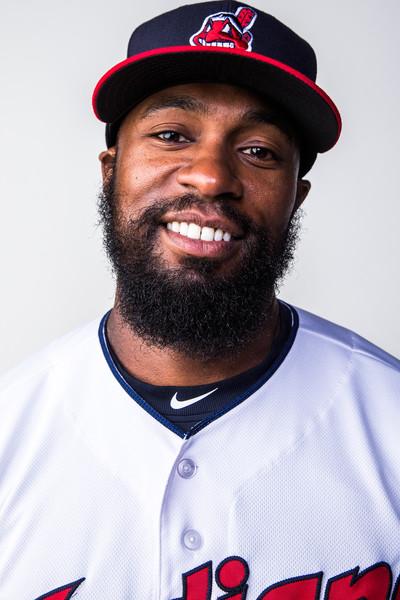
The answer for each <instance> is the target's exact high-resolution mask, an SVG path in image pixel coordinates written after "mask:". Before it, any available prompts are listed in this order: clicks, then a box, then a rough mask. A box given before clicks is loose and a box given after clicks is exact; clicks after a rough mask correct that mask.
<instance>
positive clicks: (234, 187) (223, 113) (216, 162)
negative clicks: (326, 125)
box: [100, 83, 309, 357]
mask: <svg viewBox="0 0 400 600" xmlns="http://www.w3.org/2000/svg"><path fill="white" fill-rule="evenodd" d="M117 150H118V151H117ZM101 159H102V162H103V173H104V177H105V181H106V185H105V192H106V194H105V196H103V199H102V203H101V206H100V208H101V212H102V216H103V221H104V224H105V241H106V246H107V250H108V253H109V255H110V258H111V260H112V263H113V266H114V269H115V271H116V275H117V304H118V303H119V305H120V309H121V313H122V314H123V316H124V317H125V319H126V321H127V322H128V323H129V324H130V325H131V326H132V328H133V329H134V330H135V331H136V332H138V333H140V334H141V335H142V336H143V337H145V338H147V339H148V341H151V342H153V343H157V344H158V345H161V346H162V345H169V346H173V347H175V348H176V349H178V350H179V349H180V350H181V351H183V350H186V351H189V350H190V352H192V354H193V353H194V354H195V353H196V348H195V347H194V346H195V345H197V347H199V345H202V341H201V340H206V341H205V342H204V343H203V347H202V349H201V351H200V350H199V351H198V352H197V353H198V355H199V356H200V355H202V356H203V355H204V352H205V351H206V348H208V349H209V355H210V357H211V356H212V355H215V354H217V353H218V352H223V351H226V352H228V349H227V347H230V348H231V349H232V348H233V347H236V348H237V346H238V344H239V345H240V344H244V343H245V342H246V338H248V339H249V340H250V339H251V335H253V334H254V332H255V331H256V330H257V328H260V327H261V326H262V325H264V326H265V324H266V322H267V320H268V311H269V308H270V306H271V302H272V299H273V295H274V291H275V288H276V284H277V281H278V280H279V279H280V278H281V277H282V275H283V272H284V271H285V269H286V268H287V266H288V262H289V260H290V258H291V254H292V250H293V247H292V246H293V237H294V236H293V228H292V229H290V227H289V225H290V222H291V220H292V217H293V215H294V213H295V211H296V209H297V208H298V206H299V205H300V204H301V202H302V201H303V199H304V198H305V196H306V194H307V192H308V189H309V184H308V183H307V182H305V181H302V180H299V179H298V167H299V150H298V146H297V144H296V142H295V140H294V139H293V137H291V136H290V135H288V133H287V132H286V131H285V123H284V122H283V121H282V117H281V116H280V115H279V114H277V113H276V111H275V110H274V109H273V108H272V107H271V106H268V105H267V104H266V103H265V102H264V101H263V99H262V98H260V97H259V96H257V95H256V94H253V93H251V92H249V91H246V90H244V89H241V88H238V87H236V86H230V85H225V84H215V83H198V84H184V85H179V86H174V87H170V88H167V89H164V90H162V91H160V92H158V93H156V94H154V95H152V96H150V97H148V98H146V99H145V100H144V101H143V102H142V103H140V104H139V105H138V106H136V107H135V108H134V109H133V110H132V111H131V112H130V113H129V115H128V116H127V117H126V118H125V120H124V122H123V124H122V125H121V128H120V131H119V133H118V144H117V149H116V148H111V149H109V150H108V151H106V152H104V153H102V155H101ZM288 231H289V233H290V235H289V236H288ZM288 237H289V239H288ZM188 303H189V305H188ZM204 313H207V315H206V316H205V315H204ZM146 315H147V316H146ZM168 315H169V316H168ZM175 315H176V319H175ZM238 321H240V323H238ZM146 323H147V324H146ZM193 328H196V330H197V333H196V332H195V331H193ZM200 329H201V333H200V331H199V330H200ZM229 329H231V330H232V333H231V334H230V333H229ZM183 330H184V331H183ZM233 330H235V331H233ZM239 330H240V331H239ZM243 330H244V331H243ZM224 331H225V333H224ZM190 332H192V333H190ZM221 336H222V337H223V338H225V346H224V344H223V343H222V342H218V343H217V340H216V338H218V337H219V338H220V337H221ZM229 336H230V337H231V338H232V339H227V338H229ZM182 338H185V343H183V341H182ZM195 338H199V339H198V340H197V341H196V342H193V344H192V347H190V340H191V339H195ZM200 338H201V340H200ZM212 338H215V339H214V341H213V340H212ZM180 339H181V341H179V340H180Z"/></svg>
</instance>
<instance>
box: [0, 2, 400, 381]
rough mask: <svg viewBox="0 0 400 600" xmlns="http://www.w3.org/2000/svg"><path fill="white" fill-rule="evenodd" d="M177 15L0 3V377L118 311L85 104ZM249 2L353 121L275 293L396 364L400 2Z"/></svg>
mask: <svg viewBox="0 0 400 600" xmlns="http://www.w3.org/2000/svg"><path fill="white" fill-rule="evenodd" d="M248 3H250V4H252V2H251V0H250V2H248ZM179 4H181V2H175V1H172V0H171V1H164V2H160V1H158V2H157V1H156V0H147V1H146V2H145V3H137V4H134V2H133V0H129V2H128V1H127V0H116V2H114V3H112V4H111V3H110V2H109V1H108V0H107V1H106V0H95V1H94V0H89V1H86V2H82V0H69V1H68V2H61V1H60V0H58V1H54V0H51V1H50V0H35V2H28V1H27V0H23V1H19V2H15V1H14V0H6V1H4V0H3V2H2V10H1V19H0V40H1V42H0V44H1V48H0V52H1V56H0V58H1V65H0V67H1V71H0V72H1V94H0V105H1V110H0V119H1V157H0V158H1V170H0V174H1V175H0V176H1V191H2V195H1V213H0V214H1V219H0V228H1V230H0V245H1V247H0V257H1V267H0V268H1V274H2V275H1V281H2V286H1V316H0V319H1V321H0V335H1V345H0V371H3V370H5V369H7V368H8V367H10V366H12V365H14V364H15V363H17V362H19V361H20V360H21V359H23V358H24V357H25V356H26V355H28V354H30V353H31V352H32V351H34V350H36V349H38V348H40V347H41V346H43V345H44V344H45V343H47V342H48V341H49V340H51V339H52V338H54V337H56V336H58V335H60V334H63V333H64V332H67V331H68V330H69V329H71V328H73V327H75V326H77V325H79V324H81V323H83V322H85V321H87V320H88V319H92V318H95V317H97V316H98V315H101V314H102V313H104V312H105V311H106V310H107V309H108V308H110V307H111V305H112V300H113V287H114V284H113V280H112V277H111V273H110V269H109V267H108V265H107V261H106V258H105V257H104V254H103V251H102V246H101V232H100V230H99V228H98V227H96V222H97V214H96V197H97V192H98V190H99V186H100V170H99V163H98V161H97V155H98V153H99V151H100V150H102V149H103V147H104V141H103V140H104V137H103V135H104V132H103V126H102V125H101V124H100V123H99V122H97V121H96V119H95V118H94V115H93V114H92V111H91V94H92V90H93V88H94V86H95V84H96V82H97V80H98V78H99V77H100V76H101V75H102V74H103V73H104V72H105V71H106V70H107V69H108V68H110V67H111V66H113V65H114V64H115V63H117V62H119V61H120V60H122V59H123V58H125V52H126V45H127V42H128V38H129V35H130V33H131V31H132V29H133V28H134V27H135V25H136V24H138V23H139V22H141V21H143V20H145V19H147V18H150V17H152V16H154V15H155V14H156V13H157V12H161V11H164V10H169V9H171V8H174V7H175V6H178V5H179ZM254 5H255V6H256V7H257V6H258V7H259V8H261V9H263V10H265V11H268V12H271V13H272V14H273V15H275V16H276V17H278V18H280V19H282V20H283V21H285V22H286V23H287V24H288V25H289V26H291V27H292V28H293V29H295V30H296V31H297V32H298V33H299V34H300V35H302V36H303V37H305V38H306V39H308V40H309V41H310V42H311V44H312V45H313V46H314V48H315V49H316V51H317V55H318V58H319V77H318V83H319V84H320V85H321V86H322V87H323V88H324V89H326V90H327V92H328V93H329V94H330V95H331V96H332V98H333V99H334V100H335V102H336V103H337V105H338V106H339V108H340V110H341V113H342V116H343V121H344V128H343V134H342V139H341V141H340V142H339V144H338V145H337V146H336V147H335V148H334V149H333V150H332V151H331V152H329V153H328V154H326V155H323V156H321V157H320V158H319V160H318V162H317V164H316V166H315V167H314V168H313V170H312V171H311V173H310V175H309V178H310V180H311V181H312V185H313V188H312V191H311V194H310V196H309V198H308V199H307V201H306V204H305V210H306V216H305V219H304V223H303V235H302V241H301V244H300V246H299V249H298V258H297V260H296V263H295V267H294V269H293V271H292V273H291V275H290V276H289V277H288V279H287V281H286V283H285V285H284V286H283V287H282V290H281V297H282V298H284V299H286V300H287V301H290V302H292V303H294V304H295V305H298V306H302V307H303V308H306V309H308V310H311V311H313V312H316V313H318V314H320V315H322V316H324V317H327V318H329V319H330V320H333V321H336V322H339V323H341V324H343V325H345V326H347V327H350V328H352V329H355V330H356V331H358V332H359V333H361V334H362V335H364V336H365V337H367V338H368V339H370V340H372V341H373V342H375V343H376V344H378V345H380V346H382V347H384V348H385V349H387V350H388V351H389V352H391V353H393V354H395V355H400V335H399V334H400V320H399V318H398V295H399V280H400V278H399V273H398V256H399V249H400V242H399V238H398V222H399V217H400V199H399V194H398V178H399V169H398V163H399V159H400V153H399V139H400V126H399V119H398V110H399V106H400V92H399V75H398V68H399V67H398V62H399V45H400V44H399V38H400V36H399V34H398V28H399V17H400V4H399V3H398V2H397V1H396V0H391V1H390V0H385V2H384V3H380V2H378V1H377V0H376V1H372V0H369V1H366V0H352V2H348V0H346V1H345V0H336V1H335V2H323V1H321V0H302V2H294V1H292V2H290V1H289V0H269V1H268V2H265V1H262V0H261V1H260V2H258V3H254Z"/></svg>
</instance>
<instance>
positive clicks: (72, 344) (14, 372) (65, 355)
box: [0, 317, 101, 402]
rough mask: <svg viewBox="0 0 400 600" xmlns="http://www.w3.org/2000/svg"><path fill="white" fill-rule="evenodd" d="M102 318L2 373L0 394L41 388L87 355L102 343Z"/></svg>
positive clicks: (1, 396)
mask: <svg viewBox="0 0 400 600" xmlns="http://www.w3.org/2000/svg"><path fill="white" fill-rule="evenodd" d="M100 321H101V318H100V317H99V318H97V319H94V320H93V321H91V322H89V323H86V324H84V325H82V326H80V327H77V328H76V329H74V330H73V331H71V332H69V333H67V334H66V335H64V336H62V337H60V338H58V339H56V340H54V341H52V342H50V343H49V344H48V345H47V346H45V347H44V348H43V349H42V350H40V351H38V352H36V353H34V354H33V355H32V356H29V357H28V358H27V359H25V360H24V361H23V362H21V363H20V364H19V365H17V366H16V367H14V368H13V369H10V370H9V371H7V372H6V373H4V374H2V375H1V376H0V398H6V397H7V396H10V395H11V396H14V395H18V396H20V395H21V394H22V395H23V392H24V391H25V392H28V391H29V390H33V389H35V388H37V389H39V388H38V386H39V387H40V386H41V385H43V384H44V382H45V381H46V380H48V379H49V378H52V377H56V376H57V374H58V375H60V376H61V374H62V373H63V372H65V371H66V370H68V369H69V368H71V367H72V365H73V364H74V363H77V362H80V361H81V360H82V359H83V358H84V357H85V356H87V353H88V351H89V348H93V347H95V346H96V345H98V344H99V342H98V329H99V324H100ZM0 402H1V401H0Z"/></svg>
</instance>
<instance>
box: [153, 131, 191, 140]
mask: <svg viewBox="0 0 400 600" xmlns="http://www.w3.org/2000/svg"><path fill="white" fill-rule="evenodd" d="M154 137H156V138H159V139H160V140H163V141H164V142H172V143H174V142H175V143H182V142H188V141H189V140H188V138H187V137H185V136H184V135H182V134H181V133H178V132H177V131H173V130H167V131H159V132H158V133H155V134H154Z"/></svg>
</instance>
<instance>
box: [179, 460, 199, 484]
mask: <svg viewBox="0 0 400 600" xmlns="http://www.w3.org/2000/svg"><path fill="white" fill-rule="evenodd" d="M196 470H197V465H196V464H195V463H194V462H193V461H192V460H191V459H190V458H184V459H183V460H181V461H180V462H179V464H178V473H179V475H180V476H181V477H183V479H190V478H191V477H193V475H195V473H196Z"/></svg>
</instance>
